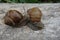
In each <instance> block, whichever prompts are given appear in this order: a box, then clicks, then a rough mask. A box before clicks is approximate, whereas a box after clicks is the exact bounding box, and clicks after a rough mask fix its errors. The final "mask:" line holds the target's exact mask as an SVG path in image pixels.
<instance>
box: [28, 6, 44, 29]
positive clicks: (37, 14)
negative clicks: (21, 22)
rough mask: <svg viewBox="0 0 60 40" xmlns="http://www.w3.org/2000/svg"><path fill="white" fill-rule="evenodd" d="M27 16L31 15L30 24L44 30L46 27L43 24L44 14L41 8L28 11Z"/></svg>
mask: <svg viewBox="0 0 60 40" xmlns="http://www.w3.org/2000/svg"><path fill="white" fill-rule="evenodd" d="M27 14H28V15H29V17H28V18H29V20H30V24H31V25H33V26H34V27H35V28H38V29H42V28H43V27H44V25H43V24H42V23H41V17H42V12H41V10H40V9H39V8H37V7H34V8H31V9H28V11H27Z"/></svg>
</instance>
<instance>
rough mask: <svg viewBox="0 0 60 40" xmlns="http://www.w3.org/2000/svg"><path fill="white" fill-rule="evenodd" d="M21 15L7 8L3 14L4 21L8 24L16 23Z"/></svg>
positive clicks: (21, 17)
mask: <svg viewBox="0 0 60 40" xmlns="http://www.w3.org/2000/svg"><path fill="white" fill-rule="evenodd" d="M21 19H23V15H22V14H21V13H20V12H19V11H17V10H9V11H8V12H7V13H6V15H5V16H4V23H5V24H7V25H10V26H15V25H18V24H19V22H20V20H21Z"/></svg>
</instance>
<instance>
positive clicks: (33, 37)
mask: <svg viewBox="0 0 60 40" xmlns="http://www.w3.org/2000/svg"><path fill="white" fill-rule="evenodd" d="M32 7H38V8H40V10H41V11H42V13H43V16H42V23H43V24H44V29H42V30H37V31H35V30H32V29H31V28H29V27H28V26H27V25H26V26H23V27H21V28H12V27H10V26H8V25H5V24H4V23H2V19H3V17H4V15H5V14H6V12H7V11H8V10H10V9H15V10H18V11H20V12H21V13H22V14H24V12H25V13H26V11H27V9H29V8H32ZM24 9H25V10H24ZM0 40H60V3H57V4H52V3H51V4H4V3H0Z"/></svg>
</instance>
